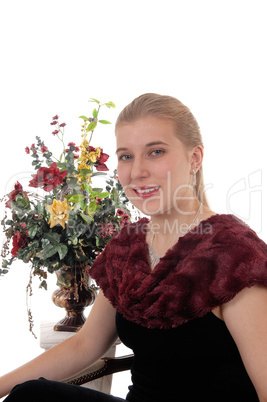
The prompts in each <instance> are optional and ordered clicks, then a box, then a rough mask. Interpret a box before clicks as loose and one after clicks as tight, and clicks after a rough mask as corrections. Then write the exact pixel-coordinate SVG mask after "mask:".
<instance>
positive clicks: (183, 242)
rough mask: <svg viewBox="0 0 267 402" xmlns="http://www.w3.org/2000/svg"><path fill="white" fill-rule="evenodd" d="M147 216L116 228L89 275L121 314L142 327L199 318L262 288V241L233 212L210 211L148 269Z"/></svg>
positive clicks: (266, 273)
mask: <svg viewBox="0 0 267 402" xmlns="http://www.w3.org/2000/svg"><path fill="white" fill-rule="evenodd" d="M147 222H148V220H147V219H146V218H143V219H141V220H140V221H139V222H137V223H132V224H129V225H127V226H125V227H124V228H123V229H122V230H121V231H120V232H116V233H115V235H114V236H113V238H112V239H111V241H110V242H109V244H108V245H107V246H106V248H105V250H104V251H103V252H102V253H101V255H100V256H99V257H98V258H97V259H96V261H95V263H94V264H93V266H92V268H91V270H90V275H91V276H92V277H93V278H94V279H95V280H96V282H97V284H98V285H99V286H100V287H101V289H102V290H103V292H104V294H105V296H106V297H107V298H108V300H109V301H110V302H111V304H112V305H113V306H114V307H115V309H116V310H117V311H119V312H120V313H122V314H123V316H124V317H125V318H127V319H129V320H131V321H133V322H135V323H137V324H141V325H143V326H145V327H147V328H169V327H177V326H179V325H180V324H182V323H184V322H186V321H188V320H190V319H193V318H196V317H201V316H203V315H204V314H206V313H207V312H209V311H211V310H212V309H213V308H214V307H216V306H219V305H221V304H222V303H225V302H227V301H229V300H231V299H232V298H233V297H234V296H235V295H236V294H237V293H238V292H239V291H240V290H242V289H243V288H245V287H250V286H252V285H254V284H261V285H264V286H267V245H266V244H265V243H264V242H263V241H262V240H261V239H259V237H258V236H257V235H256V233H255V232H254V231H253V230H251V229H250V228H249V227H248V226H247V225H246V224H245V223H243V222H242V221H241V220H239V219H238V218H236V217H235V216H233V215H214V216H212V217H210V218H208V219H207V220H204V221H202V222H201V223H200V224H199V225H198V226H197V227H196V228H194V229H193V230H191V231H190V232H189V233H187V234H186V235H185V236H184V237H181V238H180V239H179V240H178V242H177V243H176V244H175V245H174V246H173V247H172V248H171V249H169V250H168V251H167V253H166V254H165V256H164V257H163V258H161V260H160V262H159V263H158V265H156V267H155V268H154V270H153V271H151V269H150V266H149V262H148V247H147V244H146V240H145V237H146V225H147Z"/></svg>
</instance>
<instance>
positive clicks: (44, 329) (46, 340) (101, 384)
mask: <svg viewBox="0 0 267 402" xmlns="http://www.w3.org/2000/svg"><path fill="white" fill-rule="evenodd" d="M54 325H55V323H54V322H51V321H43V322H42V323H41V325H40V346H41V348H43V349H45V350H48V349H50V348H52V347H53V346H55V345H57V344H58V343H60V342H62V341H64V340H65V339H67V338H69V337H71V336H73V335H75V332H64V331H54V329H53V327H54ZM115 352H116V344H114V345H113V346H112V347H111V348H110V349H109V351H108V352H107V353H106V356H109V357H114V356H115ZM111 383H112V375H108V376H105V377H102V378H98V379H96V380H94V381H91V382H89V383H86V384H84V385H82V386H83V387H86V388H91V389H95V390H97V391H101V392H105V393H106V394H110V390H111Z"/></svg>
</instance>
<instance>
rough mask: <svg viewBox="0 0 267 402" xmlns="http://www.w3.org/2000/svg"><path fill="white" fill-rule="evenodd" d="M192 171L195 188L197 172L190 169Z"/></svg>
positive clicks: (194, 186)
mask: <svg viewBox="0 0 267 402" xmlns="http://www.w3.org/2000/svg"><path fill="white" fill-rule="evenodd" d="M192 172H193V175H194V177H193V188H196V185H197V172H196V171H195V169H192Z"/></svg>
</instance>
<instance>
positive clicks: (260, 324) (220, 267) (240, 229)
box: [0, 94, 267, 402]
mask: <svg viewBox="0 0 267 402" xmlns="http://www.w3.org/2000/svg"><path fill="white" fill-rule="evenodd" d="M116 138H117V156H118V176H119V179H120V181H121V183H122V185H123V187H124V189H125V192H126V194H127V195H128V197H129V199H130V200H131V201H132V203H133V204H134V205H135V206H136V207H137V208H139V209H140V211H141V212H143V213H144V214H146V215H148V216H150V220H148V219H146V218H143V219H141V220H140V221H139V222H137V223H134V224H129V225H127V226H125V227H124V228H123V229H122V230H121V231H120V233H116V234H115V235H114V237H113V238H112V240H111V241H110V243H109V245H108V246H107V247H106V249H105V250H104V251H103V253H102V254H101V255H100V256H99V257H98V259H97V260H96V262H95V264H94V265H93V267H92V268H91V275H92V277H93V278H95V279H96V280H97V282H98V284H99V286H100V287H101V291H100V294H99V296H98V298H97V301H96V302H95V304H94V307H93V308H92V311H91V313H90V315H89V317H88V319H87V321H86V323H85V325H84V326H83V328H82V329H81V330H80V332H79V333H78V334H77V335H75V336H74V337H72V338H70V339H68V340H66V341H65V342H62V343H61V344H59V345H57V346H56V347H54V348H52V349H50V350H49V351H47V352H46V353H44V354H43V355H41V356H39V357H37V358H36V359H34V360H33V361H31V362H29V363H27V364H26V365H25V366H22V367H21V368H19V369H17V370H15V371H14V372H11V373H9V374H7V375H6V376H4V377H2V378H1V379H0V396H1V395H5V394H7V393H8V392H10V390H11V389H12V387H14V386H15V385H16V384H18V383H23V382H24V383H23V384H22V385H18V386H17V387H15V388H14V389H13V390H12V392H11V393H10V395H9V397H7V399H6V401H8V402H10V401H11V402H12V401H18V400H21V399H22V398H25V400H27V401H33V400H34V401H35V400H38V401H46V400H49V401H53V400H55V401H56V400H58V399H60V398H62V399H64V400H65V401H74V400H75V401H85V400H86V401H88V402H89V401H114V402H115V401H121V399H120V398H114V397H112V396H108V395H104V394H101V393H98V392H96V391H91V390H88V389H84V388H79V387H75V386H70V385H66V384H61V383H60V382H57V381H61V380H64V379H66V378H68V377H71V376H72V375H73V374H75V373H77V372H79V371H81V370H82V369H83V368H84V367H86V366H88V365H90V364H92V363H93V362H94V361H96V360H97V359H99V358H100V357H101V356H102V355H103V354H104V353H105V351H106V350H108V349H109V347H110V346H111V345H112V344H113V343H114V341H115V339H116V337H117V335H119V337H120V338H121V340H122V341H123V342H124V343H125V344H126V345H127V346H129V347H131V348H132V349H133V350H134V353H135V359H134V363H133V367H132V379H133V385H132V387H130V392H129V394H128V395H127V399H126V400H128V401H131V402H150V401H153V402H157V401H176V400H177V401H178V400H179V401H196V400H198V401H213V402H215V401H227V402H229V401H233V402H238V401H242V402H244V401H251V402H252V401H258V400H260V401H261V402H263V401H267V359H266V355H267V290H266V286H267V274H266V272H267V269H266V268H267V247H266V245H265V243H264V242H263V241H261V240H260V239H259V238H258V237H257V235H256V234H255V233H254V232H253V231H252V230H251V229H249V227H248V226H247V225H245V224H244V223H243V222H241V221H240V220H239V219H237V218H235V217H234V216H232V215H219V214H215V213H214V212H213V211H212V210H211V209H210V208H209V206H208V203H207V200H206V197H205V193H204V184H203V174H202V160H203V144H202V139H201V135H200V131H199V127H198V125H197V122H196V120H195V118H194V117H193V115H192V114H191V112H190V111H189V109H188V108H187V107H185V106H184V105H183V104H182V103H181V102H179V101H178V100H177V99H175V98H172V97H168V96H160V95H156V94H145V95H142V96H140V97H139V98H137V99H135V100H134V101H133V102H132V103H131V104H130V105H128V106H127V107H126V108H125V109H124V110H123V111H122V112H121V114H120V115H119V117H118V120H117V123H116ZM170 366H171V369H172V370H171V371H170V369H169V367H170ZM162 367H163V369H162ZM39 377H45V378H47V379H48V380H54V381H55V382H53V381H47V380H45V379H39V380H33V381H27V380H31V379H38V378H39ZM25 381H27V382H26V383H25Z"/></svg>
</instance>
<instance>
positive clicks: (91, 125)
mask: <svg viewBox="0 0 267 402" xmlns="http://www.w3.org/2000/svg"><path fill="white" fill-rule="evenodd" d="M96 126H97V121H92V122H91V123H90V124H89V125H88V127H87V129H86V131H87V133H88V132H89V131H93V130H94V129H95V128H96Z"/></svg>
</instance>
